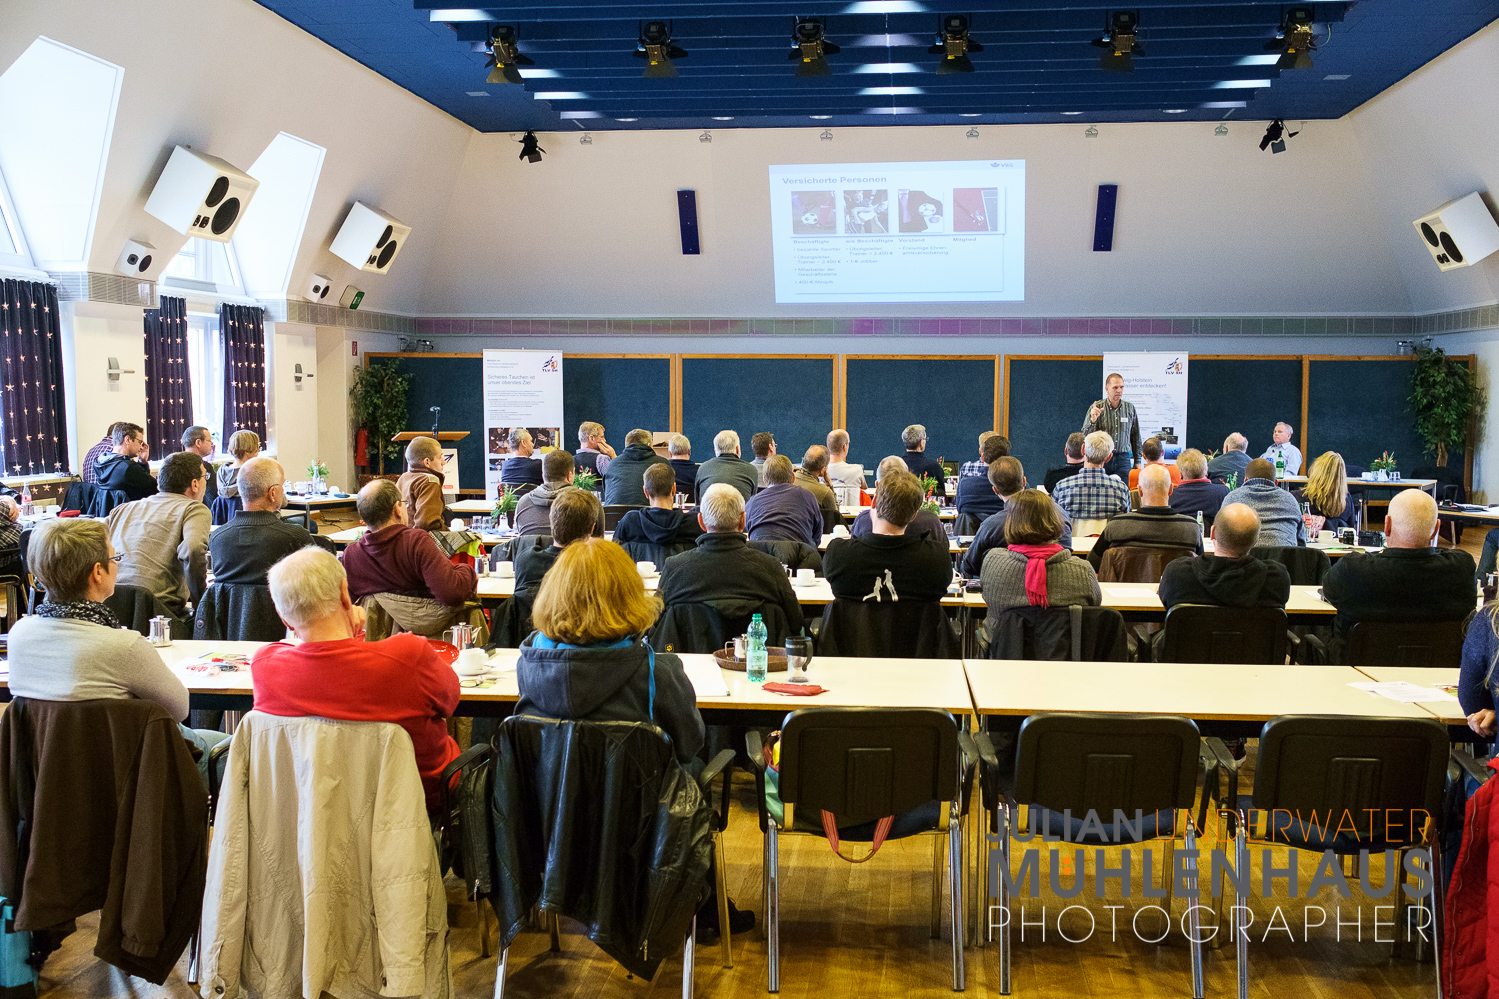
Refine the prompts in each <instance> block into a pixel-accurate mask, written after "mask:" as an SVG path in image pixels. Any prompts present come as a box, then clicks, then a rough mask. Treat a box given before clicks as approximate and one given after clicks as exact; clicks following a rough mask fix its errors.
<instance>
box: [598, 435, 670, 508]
mask: <svg viewBox="0 0 1499 999" xmlns="http://www.w3.org/2000/svg"><path fill="white" fill-rule="evenodd" d="M665 464H666V459H665V458H663V457H661V456H660V455H659V454H657V453H656V452H655V451H654V450H652V448H651V446H650V445H649V444H631V445H630V446H629V447H627V448H625V449H624V450H623V451H621V452H620V453H619V456H618V457H617V458H611V459H610V461H609V467H608V468H607V469H605V470H604V502H605V503H607V504H609V505H610V506H645V503H646V500H645V470H646V469H647V468H650V467H651V466H652V465H665ZM673 474H675V473H673Z"/></svg>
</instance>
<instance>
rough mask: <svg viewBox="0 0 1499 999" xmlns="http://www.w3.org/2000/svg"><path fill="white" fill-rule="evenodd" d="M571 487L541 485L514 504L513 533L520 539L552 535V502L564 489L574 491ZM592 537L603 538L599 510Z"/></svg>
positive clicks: (602, 523)
mask: <svg viewBox="0 0 1499 999" xmlns="http://www.w3.org/2000/svg"><path fill="white" fill-rule="evenodd" d="M576 488H577V487H576V486H573V485H570V484H569V485H554V484H550V483H543V484H542V485H539V486H537V487H536V488H535V489H533V490H531V491H530V492H528V493H526V495H524V496H522V497H521V498H520V499H518V500H516V502H515V533H516V534H517V535H518V536H520V537H525V536H526V535H528V534H551V533H552V500H554V499H556V498H557V496H558V495H559V494H560V493H561V492H562V490H564V489H576ZM593 536H594V537H596V538H602V537H603V536H604V511H603V508H602V507H600V509H599V516H598V520H597V521H596V522H595V523H594V526H593Z"/></svg>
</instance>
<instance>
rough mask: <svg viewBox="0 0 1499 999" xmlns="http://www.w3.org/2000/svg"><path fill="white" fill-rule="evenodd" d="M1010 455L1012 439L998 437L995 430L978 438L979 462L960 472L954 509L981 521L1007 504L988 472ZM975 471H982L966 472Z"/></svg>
mask: <svg viewBox="0 0 1499 999" xmlns="http://www.w3.org/2000/svg"><path fill="white" fill-rule="evenodd" d="M1009 454H1010V439H1009V438H1008V437H1006V436H1004V435H1003V434H996V433H994V432H993V431H992V430H991V431H988V432H987V433H983V434H980V435H979V457H980V460H979V461H967V462H964V463H963V469H962V470H960V471H959V475H958V495H957V498H956V499H955V500H954V501H953V505H954V506H956V507H957V508H958V513H959V515H967V516H970V517H974V518H977V519H978V520H979V521H982V520H983V519H984V518H985V517H992V516H993V515H994V514H996V513H998V512H999V511H1000V509H1001V508H1003V507H1004V501H1003V500H1001V499H1000V498H999V495H998V494H997V493H996V492H995V491H994V489H993V487H992V486H991V484H990V482H989V469H990V468H991V467H993V465H994V463H995V462H996V461H998V460H999V459H1000V458H1006V457H1009ZM985 459H986V460H985ZM973 468H977V469H979V471H977V472H971V471H967V469H973ZM964 533H967V532H964Z"/></svg>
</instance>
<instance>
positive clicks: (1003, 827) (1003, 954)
mask: <svg viewBox="0 0 1499 999" xmlns="http://www.w3.org/2000/svg"><path fill="white" fill-rule="evenodd" d="M995 812H996V818H997V819H998V822H999V828H998V829H996V830H995V832H996V833H998V835H999V852H1000V860H999V862H1000V864H1001V867H1000V876H999V907H1000V909H1001V911H1002V914H1003V917H1004V923H1003V924H1002V925H1001V926H1000V928H999V994H1000V995H1002V996H1007V995H1009V994H1010V886H1009V884H1008V883H1007V882H1006V881H1005V877H1006V876H1007V875H1008V874H1009V873H1010V806H1009V803H1008V802H1004V801H1001V802H1000V803H999V807H998V808H997V809H996V810H995ZM986 875H987V869H986ZM985 894H986V895H987V894H988V893H987V892H985ZM984 919H985V922H986V923H988V914H987V913H986V914H985V916H984ZM989 925H991V926H992V925H993V924H992V923H991V924H989Z"/></svg>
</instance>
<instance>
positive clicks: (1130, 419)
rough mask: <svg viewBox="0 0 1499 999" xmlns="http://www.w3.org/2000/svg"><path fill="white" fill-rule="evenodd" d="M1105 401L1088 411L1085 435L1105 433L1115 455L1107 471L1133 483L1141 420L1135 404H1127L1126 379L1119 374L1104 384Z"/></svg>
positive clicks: (1106, 468) (1100, 400)
mask: <svg viewBox="0 0 1499 999" xmlns="http://www.w3.org/2000/svg"><path fill="white" fill-rule="evenodd" d="M1103 391H1104V398H1102V399H1099V400H1098V401H1097V402H1095V403H1094V404H1093V405H1092V406H1090V407H1089V408H1088V415H1087V416H1086V417H1084V419H1083V433H1085V434H1091V433H1094V432H1095V431H1099V430H1102V431H1103V432H1104V433H1106V434H1108V435H1109V436H1110V437H1111V438H1113V440H1114V453H1113V455H1112V456H1111V457H1110V458H1109V460H1108V462H1107V463H1105V464H1104V466H1103V467H1104V471H1106V472H1108V473H1110V474H1111V475H1117V476H1119V478H1121V479H1123V480H1124V481H1125V482H1128V481H1129V470H1130V469H1131V468H1133V467H1135V463H1136V462H1138V461H1139V460H1140V459H1141V457H1142V455H1141V452H1140V417H1139V415H1138V414H1136V413H1135V407H1134V405H1133V404H1132V403H1128V402H1125V401H1124V376H1122V375H1120V374H1118V373H1117V372H1116V373H1114V374H1111V375H1109V377H1107V378H1105V379H1104V380H1103Z"/></svg>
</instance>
